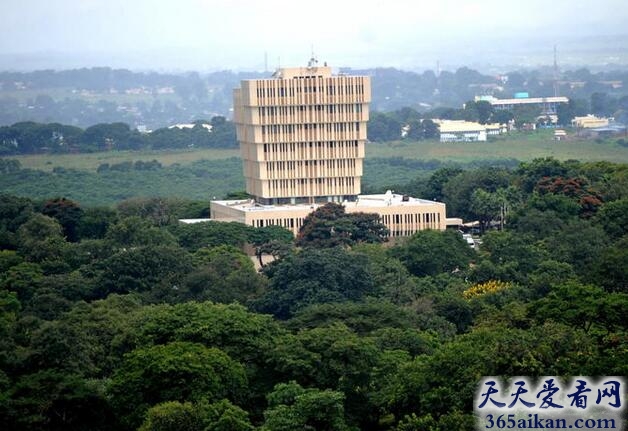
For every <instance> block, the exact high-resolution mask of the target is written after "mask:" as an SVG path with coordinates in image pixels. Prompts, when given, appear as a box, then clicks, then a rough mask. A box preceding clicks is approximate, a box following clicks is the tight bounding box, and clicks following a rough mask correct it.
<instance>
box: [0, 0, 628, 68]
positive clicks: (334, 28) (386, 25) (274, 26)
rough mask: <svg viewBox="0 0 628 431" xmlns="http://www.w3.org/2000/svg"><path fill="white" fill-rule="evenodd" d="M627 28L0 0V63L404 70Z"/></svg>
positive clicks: (252, 5)
mask: <svg viewBox="0 0 628 431" xmlns="http://www.w3.org/2000/svg"><path fill="white" fill-rule="evenodd" d="M626 23H628V2H626V0H597V1H591V0H543V1H541V0H523V1H519V0H516V1H514V0H478V1H473V0H437V1H424V0H384V1H382V0H360V1H355V0H350V1H344V0H318V1H298V0H292V1H284V0H264V1H249V0H247V1H245V0H176V1H175V0H172V1H171V0H2V2H0V29H1V30H0V31H1V35H2V36H1V37H0V68H7V67H11V66H12V65H13V66H14V65H15V61H16V60H15V59H16V58H17V59H19V58H23V59H24V61H27V60H28V59H32V58H33V57H37V58H39V59H40V61H44V62H45V59H46V58H50V61H51V62H53V60H52V59H53V58H59V57H63V58H67V59H68V61H69V62H70V63H72V64H71V66H72V67H76V66H77V65H84V66H94V65H101V66H104V65H111V66H115V67H124V66H126V67H129V68H158V69H171V70H175V69H179V70H181V69H198V70H212V69H225V68H242V69H249V70H251V69H258V70H259V69H263V68H264V59H265V53H266V57H267V59H268V66H269V68H270V69H272V68H274V67H275V66H276V65H277V63H279V61H280V62H281V65H295V64H303V63H304V62H306V61H307V59H308V57H309V56H310V52H311V49H312V48H311V47H312V46H313V47H314V51H315V52H316V53H317V55H318V57H319V59H320V60H321V61H322V60H327V61H328V62H329V63H330V64H333V65H338V66H353V67H369V66H408V65H413V64H415V65H419V64H428V63H429V64H432V63H435V62H436V60H439V59H440V60H442V61H444V62H447V61H449V62H454V61H455V59H456V56H467V57H476V58H477V57H480V56H481V55H482V52H483V47H486V46H488V47H493V48H494V47H495V44H498V45H499V47H500V49H501V47H503V46H509V45H512V46H515V45H516V46H519V45H524V46H525V44H526V42H527V41H528V40H529V41H530V43H531V44H532V43H533V44H536V45H541V46H543V45H546V46H547V47H548V52H549V51H551V46H552V45H553V44H555V43H558V44H559V45H560V43H561V42H563V41H564V40H565V39H566V38H574V37H581V36H589V35H595V34H599V35H614V34H620V33H624V34H625V33H628V29H625V27H626ZM18 54H19V55H18ZM24 54H25V55H24ZM7 58H11V59H12V60H11V61H13V63H12V64H2V62H3V61H4V62H6V61H7ZM42 59H43V60H42ZM279 59H280V60H279ZM549 62H551V60H550V61H549ZM80 63H82V64H80Z"/></svg>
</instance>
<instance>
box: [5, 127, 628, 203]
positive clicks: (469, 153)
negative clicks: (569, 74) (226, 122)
mask: <svg viewBox="0 0 628 431" xmlns="http://www.w3.org/2000/svg"><path fill="white" fill-rule="evenodd" d="M366 155H367V158H366V161H365V164H364V177H363V181H362V184H363V190H368V191H369V192H373V191H381V190H384V189H385V188H388V187H397V186H398V185H402V184H406V183H408V182H410V181H413V180H415V179H417V178H426V177H427V176H429V175H430V174H431V173H432V172H433V171H434V170H435V169H438V168H439V167H442V166H443V165H444V164H448V163H451V162H453V163H459V164H461V165H462V166H463V167H464V166H477V165H478V164H480V165H482V164H490V165H501V166H508V167H511V168H512V167H515V166H516V165H517V163H518V162H517V160H519V161H526V160H531V159H533V158H537V157H548V156H552V157H555V158H557V159H560V160H566V159H578V160H582V161H597V160H608V161H612V162H616V163H628V148H625V147H622V146H620V145H618V144H617V142H616V140H605V141H599V142H598V141H595V140H581V139H573V140H571V141H563V142H557V141H554V140H552V132H551V131H550V132H548V131H541V132H538V133H531V134H523V133H519V134H513V135H511V136H508V137H505V138H502V139H499V140H495V141H491V142H476V143H447V144H445V143H439V142H425V141H423V142H405V141H401V142H391V143H383V144H379V143H369V144H368V145H367V149H366ZM14 158H16V159H18V160H19V161H20V162H21V164H22V167H24V168H30V169H28V170H21V171H19V172H15V173H10V174H5V175H0V190H2V191H3V192H6V193H11V194H16V195H19V196H28V197H32V198H37V199H44V198H47V197H50V196H65V197H68V198H70V199H73V200H76V201H78V202H80V203H81V204H83V205H88V206H96V205H115V204H116V203H117V202H119V201H121V200H123V199H127V198H130V197H134V196H162V197H166V196H177V197H180V198H187V199H195V200H209V199H212V198H213V197H214V196H216V197H223V196H225V195H226V194H227V193H229V192H232V191H237V190H243V189H244V177H243V175H242V162H241V160H240V158H239V150H237V149H232V150H225V149H197V150H179V151H174V150H172V151H137V152H116V151H112V152H106V153H92V154H65V155H53V154H43V155H34V156H21V157H14ZM153 159H155V160H158V161H159V162H161V164H162V165H163V168H161V169H156V170H150V171H144V170H137V169H130V170H129V169H127V170H126V171H120V170H112V171H103V172H101V173H97V171H96V169H97V168H98V166H100V165H101V164H103V163H109V164H110V165H114V164H118V163H121V162H128V161H133V162H134V161H138V160H142V161H149V160H153ZM54 167H61V168H64V169H57V170H55V171H53V168H54Z"/></svg>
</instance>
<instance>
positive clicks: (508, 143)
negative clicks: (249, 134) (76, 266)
mask: <svg viewBox="0 0 628 431" xmlns="http://www.w3.org/2000/svg"><path fill="white" fill-rule="evenodd" d="M552 136H553V131H551V130H541V131H537V132H530V133H524V132H521V133H513V134H511V135H508V136H505V137H500V138H499V139H496V140H492V141H488V142H459V143H440V142H437V141H421V142H409V141H397V142H389V143H369V144H367V147H366V157H367V159H371V158H391V157H396V158H398V157H402V158H407V159H416V160H440V161H448V162H459V163H468V162H472V161H482V160H499V159H516V160H521V161H526V160H532V159H534V158H538V157H555V158H557V159H559V160H567V159H577V160H582V161H598V160H608V161H613V162H617V163H628V148H625V147H621V146H619V145H617V143H616V142H615V141H616V140H615V139H610V140H603V141H601V142H598V141H596V140H593V139H579V138H574V139H571V140H566V141H554V140H553V139H552ZM239 155H240V152H239V151H238V150H237V149H232V150H226V149H196V150H171V151H137V152H125V151H122V152H120V151H113V152H107V153H93V154H61V155H54V154H38V155H33V156H18V157H12V158H15V159H18V160H19V161H20V163H21V164H22V166H23V167H25V168H31V169H38V170H42V171H51V170H52V168H53V167H55V166H62V167H64V168H74V169H80V170H95V169H96V168H97V167H98V166H99V165H100V164H102V163H109V164H114V163H120V162H124V161H129V160H130V161H137V160H145V161H147V160H153V159H155V160H158V161H159V162H161V164H162V165H164V166H170V165H172V164H175V163H179V164H181V165H185V164H189V163H192V162H195V161H198V160H221V159H227V158H230V157H239Z"/></svg>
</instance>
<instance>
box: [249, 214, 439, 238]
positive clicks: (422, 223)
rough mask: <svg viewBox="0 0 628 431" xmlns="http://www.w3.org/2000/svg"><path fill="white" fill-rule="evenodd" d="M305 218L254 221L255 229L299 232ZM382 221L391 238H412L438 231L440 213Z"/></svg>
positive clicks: (393, 216) (383, 218)
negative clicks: (423, 231) (273, 227)
mask: <svg viewBox="0 0 628 431" xmlns="http://www.w3.org/2000/svg"><path fill="white" fill-rule="evenodd" d="M303 220H304V218H303V217H286V218H269V219H257V220H253V222H252V224H253V226H255V227H265V226H273V225H274V226H282V227H284V228H286V229H291V230H295V228H296V230H298V229H300V228H301V227H302V226H303ZM380 221H381V222H382V223H383V224H385V225H386V227H388V230H389V236H392V237H397V236H410V235H412V234H414V233H416V232H418V231H420V230H424V229H438V228H439V225H440V213H413V214H384V215H382V216H380Z"/></svg>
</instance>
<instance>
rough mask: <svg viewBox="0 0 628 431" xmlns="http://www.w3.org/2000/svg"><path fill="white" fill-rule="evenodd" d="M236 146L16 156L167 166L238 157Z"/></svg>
mask: <svg viewBox="0 0 628 431" xmlns="http://www.w3.org/2000/svg"><path fill="white" fill-rule="evenodd" d="M239 156H240V151H239V150H237V149H233V150H225V149H199V150H170V151H110V152H106V153H86V154H35V155H32V156H15V157H10V158H11V159H17V160H19V161H20V163H21V164H22V167H23V168H30V169H37V170H41V171H52V168H54V167H55V166H61V167H64V168H72V169H79V170H95V169H96V168H98V166H100V165H101V164H103V163H109V164H110V165H112V164H116V163H121V162H126V161H137V160H143V161H150V160H153V159H154V160H157V161H159V162H160V163H161V164H162V165H164V166H170V165H173V164H175V163H178V164H181V165H187V164H190V163H192V162H196V161H198V160H223V159H228V158H231V157H239Z"/></svg>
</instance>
